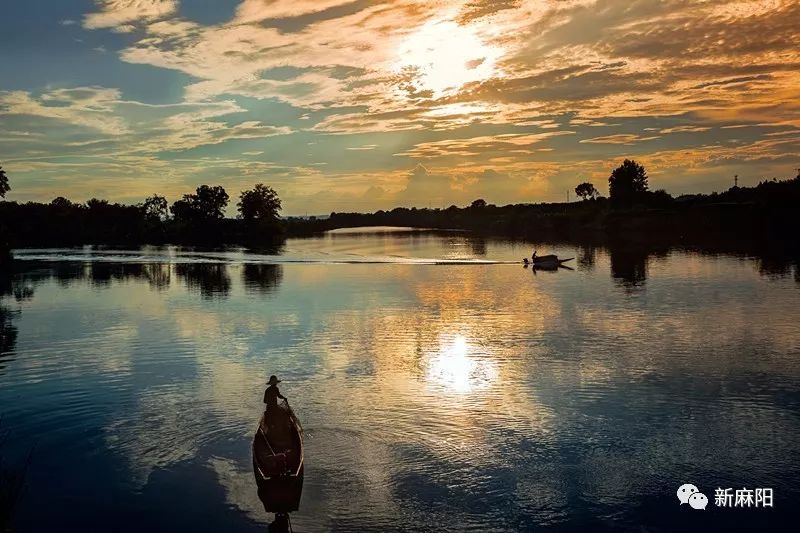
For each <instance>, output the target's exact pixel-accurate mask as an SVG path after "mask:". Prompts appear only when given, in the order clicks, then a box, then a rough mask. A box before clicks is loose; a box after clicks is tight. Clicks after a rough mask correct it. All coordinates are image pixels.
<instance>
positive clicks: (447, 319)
mask: <svg viewBox="0 0 800 533" xmlns="http://www.w3.org/2000/svg"><path fill="white" fill-rule="evenodd" d="M531 248H532V245H529V244H524V243H509V242H502V241H492V240H485V239H478V238H473V237H470V236H468V235H465V234H440V233H425V232H423V233H419V232H416V233H399V234H398V233H389V232H387V233H382V234H378V235H365V234H358V233H350V234H340V235H328V236H325V237H321V238H315V239H304V240H290V241H288V242H287V244H286V246H285V247H284V248H283V249H281V250H279V251H272V252H271V253H269V252H268V253H255V252H250V251H246V250H228V251H197V250H195V251H187V250H180V249H176V248H145V249H141V250H103V249H94V248H82V249H70V250H24V251H18V252H17V256H18V257H20V258H23V259H25V260H24V261H20V262H18V263H17V264H16V265H15V267H14V269H13V272H10V273H6V275H4V276H3V281H2V283H0V291H2V294H3V297H2V304H1V306H0V309H2V311H0V326H2V331H3V334H2V343H0V412H1V413H2V416H3V427H4V428H5V429H7V430H9V431H10V441H9V443H8V444H7V446H6V447H7V452H9V453H10V454H11V457H12V458H13V457H21V456H22V455H23V454H24V453H25V452H26V451H27V450H28V449H29V448H30V447H31V446H35V450H34V456H33V461H32V463H31V469H30V472H29V476H28V488H27V491H26V493H25V496H24V499H23V500H22V503H21V507H20V510H19V516H18V527H19V530H20V531H64V530H74V531H78V530H81V531H85V530H113V531H142V530H150V531H152V530H171V531H186V530H192V531H215V532H216V531H231V532H237V531H264V530H265V528H266V524H268V522H269V521H270V519H271V517H270V516H268V515H266V514H265V513H264V512H263V509H262V508H261V504H260V502H259V501H258V499H257V496H256V487H255V484H254V481H253V476H252V471H251V465H250V440H251V438H252V432H253V431H254V430H255V426H256V424H257V421H258V417H259V414H260V410H261V408H262V406H261V404H260V400H261V396H262V392H263V387H264V382H265V381H266V379H267V377H268V376H269V375H270V374H273V373H275V374H278V375H279V376H280V377H281V379H283V383H282V384H281V391H282V392H283V393H284V394H285V395H287V396H289V397H290V400H291V403H292V406H293V407H294V409H295V411H296V412H297V413H298V415H299V416H300V418H301V420H302V421H303V423H304V427H305V430H306V444H307V454H306V458H307V468H306V481H305V490H304V495H303V500H302V502H301V509H300V511H299V512H298V513H295V514H294V515H293V518H292V521H293V525H294V528H295V530H296V531H327V530H342V531H345V530H346V531H367V530H402V531H409V530H420V531H421V530H435V531H466V530H475V531H513V530H532V529H534V528H537V529H547V528H551V529H555V530H582V529H594V530H605V529H620V530H627V529H631V528H638V527H640V526H641V527H643V528H645V529H646V530H649V531H659V530H665V531H667V530H674V529H676V528H679V527H681V528H686V527H696V526H698V525H702V527H703V528H705V529H706V530H708V528H711V529H716V528H728V529H729V528H730V527H731V526H742V527H758V526H759V525H762V524H763V523H764V522H765V521H766V520H772V521H773V522H772V523H773V524H775V520H789V519H796V518H797V513H796V512H795V511H794V510H793V508H792V507H793V506H794V502H796V500H797V498H798V496H800V490H799V489H798V488H797V487H796V484H795V481H796V479H798V475H800V463H798V459H800V457H799V455H800V453H799V452H798V445H797V443H798V442H800V394H798V378H799V377H800V361H799V360H798V355H800V325H799V324H800V323H799V321H798V318H799V317H798V311H797V310H798V308H800V284H799V283H798V271H797V266H796V264H795V265H791V264H789V265H777V266H776V265H774V264H769V263H767V262H765V261H763V260H760V259H758V258H755V257H732V256H721V255H709V254H702V253H698V252H688V251H680V250H673V251H664V252H661V253H659V254H658V255H649V254H647V253H644V252H640V251H635V250H630V249H625V248H612V249H610V250H609V249H605V248H591V247H576V246H540V247H539V249H540V253H557V254H559V255H561V256H565V257H575V258H576V259H575V261H573V262H572V263H571V264H572V266H573V268H574V270H566V269H561V270H558V271H556V272H542V271H531V270H530V269H523V267H522V265H520V264H519V263H518V261H519V259H521V257H523V256H524V255H528V254H529V253H530V250H531ZM687 482H691V483H694V484H695V485H697V486H698V487H700V488H701V490H703V491H704V492H705V493H706V494H707V495H708V497H709V499H710V500H712V501H711V504H710V505H709V508H708V509H707V511H706V512H705V513H704V514H702V515H699V514H698V513H699V512H695V511H692V510H691V509H688V510H687V506H683V508H681V507H680V506H679V505H678V501H677V498H676V496H675V491H676V489H677V487H678V486H679V485H681V484H683V483H687ZM745 486H746V487H748V488H754V487H770V488H773V489H774V491H775V508H774V509H767V510H764V509H759V510H755V509H748V510H725V509H719V508H714V506H713V492H714V489H715V488H716V487H734V488H742V487H745ZM692 513H694V514H692Z"/></svg>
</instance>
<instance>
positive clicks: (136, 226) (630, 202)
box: [0, 160, 800, 252]
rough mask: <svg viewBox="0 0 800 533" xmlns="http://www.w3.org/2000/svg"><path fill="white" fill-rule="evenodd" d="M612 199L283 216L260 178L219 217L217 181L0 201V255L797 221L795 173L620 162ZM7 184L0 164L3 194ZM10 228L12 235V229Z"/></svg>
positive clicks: (688, 232) (721, 229)
mask: <svg viewBox="0 0 800 533" xmlns="http://www.w3.org/2000/svg"><path fill="white" fill-rule="evenodd" d="M608 185H609V187H608V189H609V198H604V197H602V196H600V194H599V193H598V191H597V189H596V188H595V186H594V185H593V184H592V183H589V182H584V183H581V184H579V185H578V186H577V187H576V188H575V192H576V194H577V195H578V197H580V198H583V199H584V200H585V201H581V202H571V203H563V202H562V203H538V204H529V203H520V204H510V205H505V206H496V205H494V204H490V203H487V202H486V201H485V200H484V199H477V200H475V201H474V202H472V203H471V204H470V205H469V206H466V207H458V206H455V205H452V206H450V207H448V208H446V209H417V208H404V207H398V208H395V209H392V210H388V211H384V210H380V211H376V212H374V213H331V215H330V217H328V218H319V219H316V218H314V217H311V218H310V219H301V218H292V217H288V218H283V219H281V218H280V216H279V214H280V210H281V201H280V198H279V197H278V195H277V193H276V192H275V191H274V190H273V189H272V188H271V187H268V186H266V185H264V184H258V185H256V186H254V187H253V188H252V189H249V190H245V191H242V192H241V193H240V194H239V200H238V202H237V204H236V206H237V212H238V217H237V218H236V219H229V218H225V210H226V208H227V206H228V204H229V202H230V197H229V195H228V193H227V192H226V191H225V189H224V188H223V187H221V186H209V185H201V186H200V187H197V189H196V190H195V192H194V193H191V194H185V195H184V196H183V197H182V198H181V199H179V200H177V201H175V202H173V203H172V204H171V205H170V204H169V202H168V201H167V200H166V198H164V197H163V196H159V195H153V196H151V197H149V198H147V199H145V200H144V201H143V202H142V203H140V204H136V205H123V204H116V203H109V202H108V201H106V200H99V199H91V200H89V201H87V202H85V203H73V202H71V201H69V200H67V199H65V198H62V197H59V198H56V199H55V200H53V201H52V202H50V203H47V204H43V203H36V202H27V203H23V204H19V203H16V202H0V252H1V251H2V249H4V248H5V249H8V247H9V246H12V247H14V246H16V247H23V246H42V245H77V244H120V245H124V244H145V243H149V244H161V243H173V244H203V245H220V244H243V245H249V246H262V247H263V246H268V245H274V244H276V243H278V242H280V241H281V240H282V239H283V238H284V237H286V236H303V235H313V234H316V233H319V232H322V231H326V230H329V229H334V228H342V227H355V226H384V225H386V226H414V227H428V228H441V229H466V230H471V231H474V232H476V233H482V234H494V235H502V236H511V237H525V238H536V239H541V238H547V239H569V240H586V239H591V240H595V241H597V240H606V239H610V238H636V239H640V240H648V239H649V240H656V239H660V240H662V241H670V242H675V241H680V240H684V239H691V240H694V241H703V240H705V241H709V240H720V239H727V238H740V237H749V238H752V239H758V238H760V237H762V236H766V237H768V238H775V239H784V238H789V237H791V238H794V236H795V235H796V232H797V231H798V230H800V227H798V224H799V223H798V219H797V217H796V216H795V210H796V207H797V206H798V205H800V175H799V176H798V177H797V178H794V179H789V180H782V181H778V180H774V179H773V180H768V181H763V182H761V183H759V184H758V185H757V186H755V187H731V188H730V189H728V190H727V191H724V192H722V193H712V194H695V195H683V196H680V197H678V198H673V197H672V196H671V195H669V194H668V193H667V192H666V191H664V190H656V191H651V190H650V188H649V178H648V175H647V171H646V170H645V168H644V166H642V165H640V164H639V163H637V162H636V161H633V160H625V161H623V163H622V164H621V165H619V166H618V167H617V168H615V169H614V170H612V171H611V173H610V175H609V178H608ZM8 190H10V187H9V182H8V178H7V176H6V174H5V173H4V172H3V171H2V169H0V196H5V194H6V193H7V192H8ZM11 228H13V231H12V230H11Z"/></svg>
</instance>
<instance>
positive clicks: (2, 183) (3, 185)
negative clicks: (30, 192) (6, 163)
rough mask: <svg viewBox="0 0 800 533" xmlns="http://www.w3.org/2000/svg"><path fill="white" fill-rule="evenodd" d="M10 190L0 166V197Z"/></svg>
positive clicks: (6, 177)
mask: <svg viewBox="0 0 800 533" xmlns="http://www.w3.org/2000/svg"><path fill="white" fill-rule="evenodd" d="M10 190H11V185H9V184H8V176H6V171H5V170H3V167H0V198H5V197H6V193H7V192H8V191H10Z"/></svg>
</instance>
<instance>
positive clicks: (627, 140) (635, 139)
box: [579, 133, 660, 145]
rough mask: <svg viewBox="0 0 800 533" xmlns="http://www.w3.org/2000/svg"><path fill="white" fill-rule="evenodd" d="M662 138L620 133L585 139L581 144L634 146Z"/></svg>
mask: <svg viewBox="0 0 800 533" xmlns="http://www.w3.org/2000/svg"><path fill="white" fill-rule="evenodd" d="M658 138H660V135H650V136H643V135H636V134H634V133H620V134H617V135H606V136H603V137H593V138H591V139H583V140H581V141H579V142H581V143H591V144H625V145H632V144H636V143H640V142H644V141H652V140H654V139H658Z"/></svg>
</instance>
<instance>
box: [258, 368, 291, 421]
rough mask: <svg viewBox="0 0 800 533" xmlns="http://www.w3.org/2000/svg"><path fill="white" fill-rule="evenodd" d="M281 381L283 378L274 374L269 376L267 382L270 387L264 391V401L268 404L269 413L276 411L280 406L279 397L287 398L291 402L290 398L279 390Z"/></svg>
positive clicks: (267, 410) (266, 408)
mask: <svg viewBox="0 0 800 533" xmlns="http://www.w3.org/2000/svg"><path fill="white" fill-rule="evenodd" d="M280 382H281V380H279V379H278V378H277V377H276V376H274V375H273V376H270V377H269V381H268V382H267V385H269V387H267V390H265V391H264V403H265V404H266V407H265V410H266V412H267V413H269V412H274V411H275V409H277V408H278V398H280V399H281V400H286V402H287V403H288V402H289V399H288V398H287V397H286V396H284V395H282V394H281V391H280V390H278V383H280Z"/></svg>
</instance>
